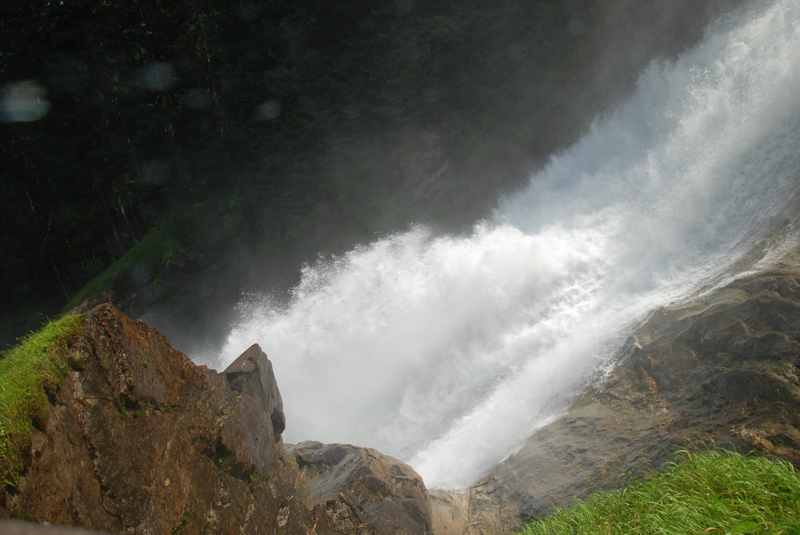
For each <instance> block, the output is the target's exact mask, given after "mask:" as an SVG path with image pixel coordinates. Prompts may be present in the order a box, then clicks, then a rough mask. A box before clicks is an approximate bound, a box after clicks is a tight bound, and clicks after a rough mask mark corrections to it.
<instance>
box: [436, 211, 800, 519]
mask: <svg viewBox="0 0 800 535" xmlns="http://www.w3.org/2000/svg"><path fill="white" fill-rule="evenodd" d="M795 218H796V216H795ZM762 245H764V244H762ZM767 245H768V246H769V247H771V245H770V244H767ZM769 247H758V248H756V251H754V253H753V254H751V255H750V256H749V257H747V258H745V259H743V261H742V263H740V264H739V265H737V266H734V270H735V271H737V272H740V273H742V274H741V275H739V276H738V277H737V278H734V280H732V281H731V282H729V283H728V284H724V285H722V286H721V287H719V288H717V289H714V290H711V291H706V292H704V293H701V294H698V295H697V296H695V297H694V298H692V299H690V300H688V301H686V302H683V303H679V304H675V305H672V306H669V307H666V308H663V309H660V310H657V311H655V312H654V313H653V314H651V315H650V317H649V318H647V319H646V320H645V321H644V322H643V323H642V324H641V325H640V326H639V327H638V328H636V329H635V330H634V332H633V334H632V336H631V337H630V339H629V340H628V342H627V344H626V345H625V346H624V348H623V349H622V351H621V352H620V354H619V355H618V362H617V364H616V366H615V367H614V369H613V370H612V371H611V373H610V375H609V376H608V377H606V378H604V379H603V380H600V381H598V382H597V383H595V384H593V385H592V386H591V387H589V388H588V389H587V390H586V391H585V392H583V393H582V394H581V395H580V396H579V397H578V398H577V399H576V400H575V401H574V402H573V403H572V405H571V406H570V408H569V409H568V410H567V411H566V412H565V413H564V414H563V415H562V416H561V417H560V418H558V419H557V420H555V421H554V422H552V423H550V424H549V425H547V426H545V427H544V428H542V429H540V430H538V431H536V432H535V433H534V434H533V435H532V436H531V437H530V438H529V439H528V440H527V441H526V442H525V444H524V445H523V446H522V447H521V449H520V450H519V451H517V452H516V453H514V454H513V455H511V456H510V457H508V458H507V459H506V460H504V461H503V462H501V463H500V464H499V465H498V466H496V467H495V468H494V469H493V470H492V471H491V472H490V473H489V474H488V475H487V476H486V477H485V478H483V479H482V480H481V481H479V482H478V483H477V484H476V485H474V486H473V487H471V488H469V489H467V490H465V491H460V492H440V491H435V492H433V493H432V504H433V514H434V531H435V532H436V533H442V534H450V533H452V534H490V533H491V534H498V533H512V532H513V531H514V530H515V529H516V528H518V527H519V526H520V524H521V523H522V522H523V521H524V520H526V519H531V518H540V517H542V516H544V515H546V514H547V513H548V512H549V511H551V510H552V509H553V508H554V507H557V506H564V505H567V504H569V503H570V502H572V501H573V500H575V499H577V498H582V497H585V496H587V495H589V494H591V493H592V492H595V491H597V490H603V489H613V488H619V487H621V486H623V485H625V484H626V483H627V482H629V481H630V480H631V479H633V478H637V477H640V476H641V475H643V474H646V473H648V472H650V471H652V470H653V469H655V468H658V467H659V466H660V465H662V464H663V463H664V462H666V461H669V460H671V458H672V457H673V455H674V453H675V452H676V450H680V449H691V450H698V449H707V448H717V447H722V448H732V449H736V450H738V451H743V452H749V451H757V452H760V453H763V454H767V455H773V456H778V457H782V458H785V459H788V460H791V461H792V462H794V463H795V464H799V465H800V410H799V409H800V250H798V249H796V248H795V249H791V248H784V249H783V253H782V255H783V256H782V258H779V259H777V261H773V262H772V263H771V267H770V268H769V269H767V270H761V269H750V268H752V267H754V263H755V262H756V261H757V260H759V259H760V258H762V257H763V252H764V250H767V249H768V248H769ZM773 250H774V249H773ZM773 260H775V259H773Z"/></svg>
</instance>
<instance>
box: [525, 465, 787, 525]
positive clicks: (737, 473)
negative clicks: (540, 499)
mask: <svg viewBox="0 0 800 535" xmlns="http://www.w3.org/2000/svg"><path fill="white" fill-rule="evenodd" d="M681 457H682V459H681V460H680V462H677V463H673V464H671V465H670V466H669V467H668V468H667V469H666V470H665V471H663V472H661V473H659V474H657V475H655V476H653V477H651V478H650V479H647V480H644V481H642V482H639V483H635V484H633V485H632V486H630V487H628V488H626V489H623V490H620V491H615V492H607V493H598V494H595V495H593V496H591V497H590V498H589V499H587V500H586V501H583V502H579V503H577V504H575V505H573V506H571V507H569V508H567V509H561V510H558V511H556V512H555V513H554V514H553V515H551V516H549V517H548V518H545V519H543V520H539V521H535V522H533V523H531V524H529V525H528V526H527V528H526V529H525V530H523V531H522V532H521V535H559V534H562V533H563V534H570V535H582V534H586V535H589V534H591V535H612V534H613V535H616V534H625V535H639V534H642V535H644V534H647V535H650V534H653V535H656V534H658V535H687V534H695V533H696V534H698V535H704V534H708V535H751V534H770V535H780V534H783V535H800V475H798V473H797V472H796V470H795V468H794V467H793V466H792V465H791V464H790V463H788V462H786V461H775V460H770V459H767V458H765V457H751V456H743V455H740V454H737V453H730V452H707V453H700V454H690V453H687V452H683V453H681Z"/></svg>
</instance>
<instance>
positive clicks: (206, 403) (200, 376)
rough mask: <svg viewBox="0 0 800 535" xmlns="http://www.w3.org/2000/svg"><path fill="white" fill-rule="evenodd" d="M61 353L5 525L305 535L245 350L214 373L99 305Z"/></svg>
mask: <svg viewBox="0 0 800 535" xmlns="http://www.w3.org/2000/svg"><path fill="white" fill-rule="evenodd" d="M70 352H71V354H70V355H69V359H70V362H71V364H72V368H73V369H72V371H70V373H69V375H68V376H67V378H66V380H65V381H64V382H63V383H62V384H61V386H60V387H59V388H58V390H57V391H56V392H54V393H53V395H52V399H51V403H50V407H49V416H48V418H47V421H46V423H45V424H44V426H43V428H42V429H40V430H35V431H34V433H33V437H32V439H33V446H32V448H31V452H30V458H29V463H28V466H27V467H26V472H25V474H24V476H23V477H22V479H21V481H20V483H19V485H18V487H17V488H16V489H6V490H5V491H4V492H3V494H2V495H1V496H0V500H2V501H1V502H0V503H2V505H3V507H2V508H0V510H2V509H4V510H5V516H12V517H14V516H24V517H25V518H28V519H31V520H35V521H47V522H51V523H54V524H63V525H75V526H82V527H86V528H93V529H101V530H105V531H108V532H112V533H122V532H125V533H141V534H154V535H155V534H162V533H175V534H177V533H187V534H188V533H237V534H238V533H252V534H257V533H274V532H275V530H276V529H277V527H278V525H279V524H280V525H281V528H282V530H283V531H282V532H283V533H297V534H303V535H305V534H307V533H308V532H309V531H310V530H311V528H312V526H313V524H314V519H313V517H312V513H311V511H310V510H309V509H308V508H307V507H306V500H305V497H304V495H303V489H302V486H298V485H297V479H298V475H299V473H298V471H297V468H296V465H295V463H294V459H293V458H292V457H291V456H288V455H287V454H286V453H285V451H284V448H283V445H282V444H281V442H280V433H281V431H282V430H283V411H282V406H281V400H280V393H279V392H278V388H277V385H276V383H275V379H274V375H273V373H272V366H271V364H270V362H269V360H268V359H267V357H266V355H264V353H263V352H261V350H260V349H259V348H258V347H257V346H254V347H252V348H250V349H249V350H248V351H247V352H245V354H244V355H242V357H240V358H239V359H238V360H237V361H236V362H235V363H234V365H233V366H232V367H231V368H230V369H229V370H227V371H226V372H225V373H222V374H218V373H215V372H213V371H209V370H207V369H205V368H204V367H198V366H195V365H194V364H192V362H191V361H190V360H189V359H188V358H186V356H184V355H183V354H181V353H179V352H178V351H176V350H175V349H173V348H172V347H170V345H169V344H168V343H167V341H166V340H165V339H164V338H163V337H162V336H161V335H159V334H158V333H157V332H156V331H154V330H152V329H150V328H148V327H147V326H146V325H145V324H143V323H141V322H138V321H133V320H131V319H129V318H127V317H126V316H124V315H123V314H122V313H120V312H119V311H118V310H116V309H115V308H113V307H111V306H110V305H102V306H99V307H97V308H95V309H93V310H92V311H91V312H89V313H88V314H87V316H86V320H85V328H84V332H83V334H82V335H81V336H80V337H79V338H78V340H77V341H76V342H75V343H74V346H73V347H72V348H71V349H70ZM65 358H67V356H66V355H65Z"/></svg>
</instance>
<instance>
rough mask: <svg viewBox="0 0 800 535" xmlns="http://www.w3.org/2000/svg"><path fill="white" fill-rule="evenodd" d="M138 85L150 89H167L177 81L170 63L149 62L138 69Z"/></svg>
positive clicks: (176, 75)
mask: <svg viewBox="0 0 800 535" xmlns="http://www.w3.org/2000/svg"><path fill="white" fill-rule="evenodd" d="M138 79H139V85H141V86H142V87H144V88H145V89H148V90H150V91H167V90H168V89H170V88H172V87H173V86H175V84H176V83H178V74H177V73H176V72H175V67H173V66H172V64H171V63H151V64H149V65H145V66H144V67H142V68H141V69H140V70H139V77H138Z"/></svg>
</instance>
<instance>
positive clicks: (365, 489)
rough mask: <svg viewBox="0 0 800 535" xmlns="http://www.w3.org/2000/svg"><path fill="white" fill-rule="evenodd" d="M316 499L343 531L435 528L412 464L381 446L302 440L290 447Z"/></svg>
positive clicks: (406, 533)
mask: <svg viewBox="0 0 800 535" xmlns="http://www.w3.org/2000/svg"><path fill="white" fill-rule="evenodd" d="M291 451H292V453H293V454H294V455H295V458H296V459H297V464H298V466H299V467H300V470H301V471H302V473H303V475H304V476H305V478H306V481H307V482H308V483H309V487H310V488H309V492H310V497H311V502H312V504H313V506H314V507H315V509H316V510H317V511H318V512H319V514H320V515H324V516H325V517H326V518H327V520H328V521H329V523H330V525H331V526H332V527H333V528H334V529H335V530H336V531H337V532H338V533H359V534H361V533H363V534H365V535H367V534H369V535H372V534H374V535H411V534H415V533H425V534H427V533H430V532H431V514H430V506H429V504H428V495H427V492H426V490H425V486H424V485H423V483H422V479H421V478H420V477H419V475H417V473H416V472H415V471H414V470H413V469H412V468H411V467H410V466H408V465H406V464H404V463H402V462H400V461H398V460H397V459H394V458H392V457H389V456H387V455H383V454H381V453H380V452H378V451H375V450H373V449H366V448H356V447H354V446H349V445H344V444H328V445H326V444H320V443H319V442H303V443H300V444H297V445H296V446H293V447H292V448H291Z"/></svg>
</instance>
